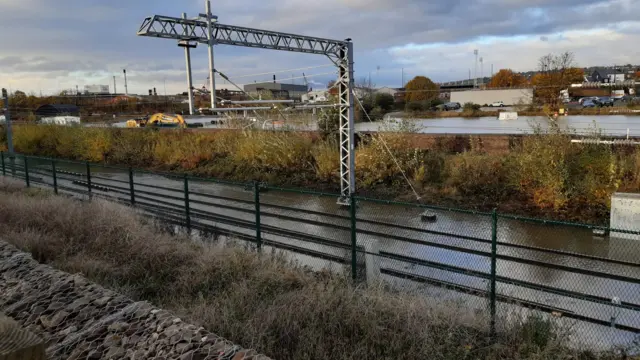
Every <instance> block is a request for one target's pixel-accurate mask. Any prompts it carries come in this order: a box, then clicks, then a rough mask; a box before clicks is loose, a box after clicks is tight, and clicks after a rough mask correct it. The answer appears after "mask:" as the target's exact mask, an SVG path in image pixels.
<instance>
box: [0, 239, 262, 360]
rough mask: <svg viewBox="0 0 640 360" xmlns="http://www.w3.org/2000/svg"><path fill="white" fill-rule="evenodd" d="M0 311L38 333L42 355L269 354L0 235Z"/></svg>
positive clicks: (183, 358)
mask: <svg viewBox="0 0 640 360" xmlns="http://www.w3.org/2000/svg"><path fill="white" fill-rule="evenodd" d="M0 312H2V313H4V314H5V315H7V316H9V317H11V318H13V319H14V320H16V321H17V322H18V323H19V324H20V325H21V326H23V327H24V328H26V329H27V330H29V331H31V332H33V333H34V334H37V335H38V336H41V337H42V338H43V339H44V340H45V343H46V344H47V358H48V359H69V360H77V359H95V360H98V359H104V360H108V359H131V360H138V359H166V360H169V359H179V360H204V359H219V360H241V359H247V360H249V359H251V360H268V358H267V357H265V356H263V355H259V354H258V353H256V352H255V351H253V350H245V349H242V348H241V347H239V346H236V345H233V344H231V343H229V342H228V341H226V340H224V339H222V338H220V337H218V336H216V335H214V334H212V333H210V332H207V331H206V330H205V329H204V328H202V327H197V326H195V325H191V324H187V323H185V322H183V321H182V320H181V319H179V318H177V317H175V316H174V315H172V314H171V313H170V312H168V311H165V310H161V309H156V308H154V307H153V306H152V305H151V304H149V303H147V302H141V301H139V302H134V301H132V300H131V299H128V298H126V297H124V296H122V295H120V294H118V293H116V292H114V291H111V290H108V289H105V288H103V287H101V286H99V285H97V284H94V283H91V282H90V281H88V280H87V279H85V278H84V277H82V276H81V275H77V274H76V275H72V274H68V273H65V272H62V271H58V270H56V269H53V268H51V267H50V266H47V265H43V264H39V263H38V262H37V261H35V260H33V259H32V258H31V256H30V255H29V254H26V253H24V252H21V251H19V250H18V249H16V248H15V247H14V246H12V245H10V244H7V243H6V242H4V241H2V240H0Z"/></svg>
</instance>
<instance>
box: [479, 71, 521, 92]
mask: <svg viewBox="0 0 640 360" xmlns="http://www.w3.org/2000/svg"><path fill="white" fill-rule="evenodd" d="M526 83H527V79H525V77H524V76H522V75H520V74H518V73H515V72H513V70H511V69H501V70H500V71H498V72H497V73H496V74H495V75H494V76H493V77H492V78H491V81H490V82H489V84H488V85H487V87H488V88H512V87H519V86H524V85H525V84H526Z"/></svg>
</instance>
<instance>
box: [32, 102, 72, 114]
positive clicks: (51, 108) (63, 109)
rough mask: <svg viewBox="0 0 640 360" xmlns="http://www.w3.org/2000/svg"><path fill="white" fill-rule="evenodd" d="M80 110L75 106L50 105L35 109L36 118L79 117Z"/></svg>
mask: <svg viewBox="0 0 640 360" xmlns="http://www.w3.org/2000/svg"><path fill="white" fill-rule="evenodd" d="M79 114H80V109H78V107H77V106H75V105H63V104H50V105H42V106H40V107H39V108H37V109H36V116H61V115H76V116H77V115H79Z"/></svg>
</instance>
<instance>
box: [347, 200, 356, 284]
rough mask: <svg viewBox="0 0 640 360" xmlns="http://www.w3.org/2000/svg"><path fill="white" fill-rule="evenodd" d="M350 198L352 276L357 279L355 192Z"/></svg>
mask: <svg viewBox="0 0 640 360" xmlns="http://www.w3.org/2000/svg"><path fill="white" fill-rule="evenodd" d="M349 200H350V207H349V212H350V217H351V278H352V279H353V280H354V281H355V280H356V277H357V274H356V271H357V270H358V266H357V265H358V264H357V261H358V259H357V248H356V247H357V246H358V243H357V236H356V231H357V228H356V198H355V196H354V195H353V194H351V196H350V197H349Z"/></svg>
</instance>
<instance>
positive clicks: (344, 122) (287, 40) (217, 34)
mask: <svg viewBox="0 0 640 360" xmlns="http://www.w3.org/2000/svg"><path fill="white" fill-rule="evenodd" d="M207 33H208V31H207V22H206V21H202V20H191V19H181V18H177V17H170V16H161V15H154V16H151V17H148V18H146V19H144V21H143V22H142V25H141V26H140V28H139V30H138V36H149V37H156V38H161V39H171V40H189V41H196V42H199V43H203V44H207V43H208V41H209V39H208V36H207ZM213 38H214V42H215V44H224V45H234V46H243V47H251V48H260V49H272V50H281V51H292V52H300V53H308V54H317V55H325V56H327V57H329V59H331V61H332V62H333V63H334V64H336V66H337V67H338V70H339V72H338V74H339V76H338V84H337V85H338V95H339V99H338V100H339V102H338V106H339V109H340V195H341V196H340V199H339V200H338V202H339V203H340V204H349V196H350V195H352V194H353V193H354V192H355V190H356V187H355V156H354V126H353V119H354V99H353V84H354V77H353V43H351V41H350V40H344V41H338V40H330V39H322V38H317V37H311V36H304V35H296V34H288V33H282V32H275V31H268V30H259V29H252V28H246V27H241V26H233V25H224V24H220V23H218V22H215V23H214V24H213Z"/></svg>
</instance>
